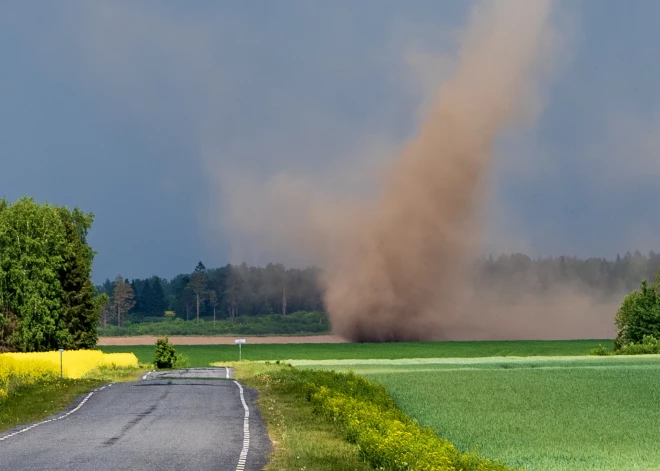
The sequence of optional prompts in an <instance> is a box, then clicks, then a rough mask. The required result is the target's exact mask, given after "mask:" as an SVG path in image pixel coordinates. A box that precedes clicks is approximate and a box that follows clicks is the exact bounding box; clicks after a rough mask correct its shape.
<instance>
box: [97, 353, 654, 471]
mask: <svg viewBox="0 0 660 471" xmlns="http://www.w3.org/2000/svg"><path fill="white" fill-rule="evenodd" d="M610 342H611V341H602V340H601V341H599V340H583V341H556V342H554V341H553V342H550V341H521V342H517V341H511V342H424V343H397V344H321V345H319V344H316V345H315V344H289V345H249V344H248V345H245V346H244V349H243V358H244V359H248V360H254V361H275V360H287V361H289V362H290V363H292V364H293V365H294V366H298V367H301V368H314V369H334V370H338V371H348V370H351V371H354V372H355V373H357V374H360V375H363V376H365V377H367V378H368V379H370V380H372V381H375V382H382V383H383V384H384V385H385V387H386V388H387V390H388V392H389V393H390V394H391V395H392V397H393V398H394V400H395V402H396V404H397V405H398V406H399V407H400V408H401V409H402V410H403V411H404V412H405V413H406V414H408V415H409V416H410V417H412V418H413V419H416V420H418V421H419V422H420V423H421V424H424V425H429V426H431V427H432V428H433V429H435V430H436V432H437V433H438V435H440V436H441V437H444V438H447V439H448V440H449V441H451V442H452V443H454V444H455V445H456V446H457V447H458V448H459V449H460V450H462V451H471V450H474V449H476V448H478V450H479V454H480V455H481V456H485V457H487V458H492V459H497V460H502V461H504V462H505V463H506V464H508V465H510V466H512V467H518V468H522V467H525V468H526V469H527V470H529V471H541V470H543V471H546V470H547V471H555V470H578V471H580V470H594V471H595V470H599V471H610V470H629V471H635V470H652V469H660V465H658V463H660V446H658V439H659V438H660V433H659V432H658V430H659V428H658V427H659V426H658V424H660V407H658V405H659V404H660V356H634V357H619V356H617V357H594V356H588V355H587V353H588V351H589V350H590V349H591V348H594V347H595V346H597V345H598V344H599V343H603V344H609V343H610ZM103 350H104V351H108V352H115V351H133V352H135V353H136V354H137V355H138V357H139V358H140V361H144V362H147V361H151V357H152V355H153V347H151V346H144V347H104V348H103ZM177 350H178V351H180V352H181V353H184V354H185V355H186V356H188V358H189V359H190V363H191V366H206V365H208V364H210V363H213V362H222V361H235V360H236V359H237V353H238V352H237V348H236V347H235V346H233V345H205V346H178V347H177Z"/></svg>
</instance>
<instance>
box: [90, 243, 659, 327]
mask: <svg viewBox="0 0 660 471" xmlns="http://www.w3.org/2000/svg"><path fill="white" fill-rule="evenodd" d="M658 270H660V253H655V252H650V253H649V254H646V255H645V254H642V253H641V252H639V251H636V252H634V253H626V254H625V255H623V256H619V255H617V257H616V258H615V259H614V260H607V259H604V258H587V259H581V258H578V257H564V256H561V257H539V258H531V257H529V256H527V255H524V254H520V253H514V254H503V255H500V256H498V257H493V256H488V257H483V258H481V259H479V260H477V261H476V263H475V265H474V270H473V271H472V281H473V282H474V284H475V286H478V287H480V288H482V289H497V290H502V291H505V292H506V293H508V294H509V295H511V296H514V297H515V296H516V294H520V293H525V294H542V293H548V292H552V290H553V289H554V288H557V287H560V286H571V287H573V288H574V289H579V290H580V291H582V292H584V293H585V294H587V295H590V296H592V297H593V298H594V299H600V300H612V299H618V298H620V297H621V296H622V295H623V294H624V293H628V292H630V291H631V290H632V289H634V288H635V287H636V286H637V285H639V283H640V282H641V281H642V280H644V279H649V280H650V279H652V278H653V275H654V274H655V273H656V272H657V271H658ZM320 273H321V271H320V269H319V268H315V267H312V268H307V269H291V268H286V267H285V266H284V265H282V264H268V265H266V266H265V267H254V266H247V265H246V264H242V265H226V266H224V267H221V268H216V269H207V268H206V267H205V265H204V264H203V263H202V262H199V263H198V264H197V266H196V267H195V269H194V270H193V271H192V272H191V273H187V274H181V275H177V276H176V277H174V278H172V279H171V280H167V279H164V278H160V277H158V276H153V277H151V278H146V279H138V278H136V279H133V280H128V279H125V278H123V277H122V276H121V275H119V276H117V278H116V279H115V280H114V281H111V280H109V279H108V280H106V281H105V283H104V284H103V285H102V286H99V287H97V289H98V290H99V292H101V293H105V294H107V295H108V299H109V302H108V303H107V304H106V305H105V307H104V309H103V314H102V324H103V325H104V326H106V325H108V324H113V325H123V323H124V322H125V320H127V319H128V320H130V321H132V322H140V321H147V320H155V319H156V318H163V316H164V313H165V312H169V314H172V313H174V314H175V316H176V317H177V318H182V319H185V320H195V321H197V320H199V319H206V320H211V319H234V318H235V317H237V316H260V315H269V314H281V315H286V314H287V313H290V312H295V311H323V291H322V288H321V287H320V285H319V283H318V281H319V275H320Z"/></svg>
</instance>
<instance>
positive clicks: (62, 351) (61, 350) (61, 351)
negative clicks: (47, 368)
mask: <svg viewBox="0 0 660 471" xmlns="http://www.w3.org/2000/svg"><path fill="white" fill-rule="evenodd" d="M62 353H64V349H62V348H60V378H62Z"/></svg>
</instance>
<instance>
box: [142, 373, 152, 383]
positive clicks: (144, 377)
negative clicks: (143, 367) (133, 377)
mask: <svg viewBox="0 0 660 471" xmlns="http://www.w3.org/2000/svg"><path fill="white" fill-rule="evenodd" d="M151 373H153V371H148V372H147V373H146V374H145V375H144V376H143V377H142V380H143V381H144V380H145V379H147V376H149V375H150V374H151Z"/></svg>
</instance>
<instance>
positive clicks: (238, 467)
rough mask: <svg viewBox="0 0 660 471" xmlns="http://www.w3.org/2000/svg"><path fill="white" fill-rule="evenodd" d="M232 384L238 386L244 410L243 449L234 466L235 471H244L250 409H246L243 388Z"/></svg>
mask: <svg viewBox="0 0 660 471" xmlns="http://www.w3.org/2000/svg"><path fill="white" fill-rule="evenodd" d="M234 383H236V386H238V392H239V393H240V395H241V402H242V403H243V409H245V416H244V417H243V449H242V450H241V454H240V456H239V457H238V464H237V465H236V471H243V470H244V469H245V462H246V461H247V454H248V450H249V449H250V409H249V408H248V405H247V402H245V396H244V395H243V386H241V385H240V384H239V382H238V381H234Z"/></svg>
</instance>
